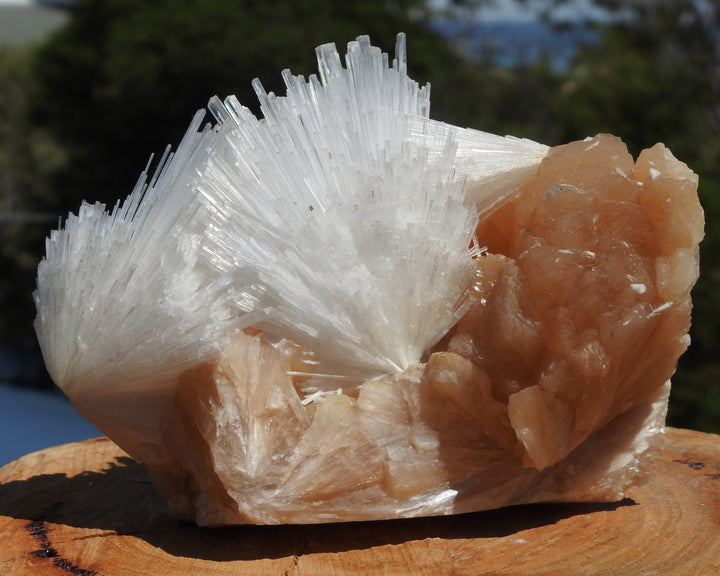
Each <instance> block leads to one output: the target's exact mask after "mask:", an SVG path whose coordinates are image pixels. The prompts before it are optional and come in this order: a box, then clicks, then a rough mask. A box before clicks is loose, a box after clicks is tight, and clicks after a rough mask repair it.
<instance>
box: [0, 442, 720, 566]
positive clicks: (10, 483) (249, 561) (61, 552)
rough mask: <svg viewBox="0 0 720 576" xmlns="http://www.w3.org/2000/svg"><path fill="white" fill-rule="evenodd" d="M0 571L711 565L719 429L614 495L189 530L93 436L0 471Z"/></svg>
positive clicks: (719, 548) (125, 460)
mask: <svg viewBox="0 0 720 576" xmlns="http://www.w3.org/2000/svg"><path fill="white" fill-rule="evenodd" d="M0 574H12V575H18V576H21V575H25V574H32V575H40V576H42V575H56V576H61V575H62V574H73V575H79V576H91V575H102V574H121V575H123V576H134V575H143V576H144V575H152V576H160V575H164V574H173V575H182V574H202V575H203V576H205V575H211V574H217V575H225V574H234V575H245V574H247V575H253V576H257V575H262V574H269V575H275V574H279V575H305V574H318V575H327V576H335V575H341V574H343V575H350V574H382V575H388V576H389V575H400V574H412V575H413V576H417V575H423V574H427V575H433V576H442V575H450V574H452V575H455V576H460V575H463V574H468V575H478V574H593V575H595V574H618V575H621V574H622V575H623V576H629V575H640V574H655V575H659V574H688V575H693V576H700V575H704V574H707V575H711V574H712V575H717V574H720V436H714V435H710V434H702V433H698V432H691V431H687V430H676V429H669V430H668V433H667V442H666V446H665V449H664V453H663V455H662V461H661V463H660V465H659V468H658V470H657V472H656V474H655V475H654V476H653V478H652V480H651V481H650V482H649V483H648V484H646V485H645V486H643V487H640V488H636V489H633V491H632V492H631V493H630V494H629V495H628V498H626V499H625V500H623V501H622V502H618V503H615V504H573V505H570V504H543V505H532V506H517V507H513V508H508V509H504V510H497V511H492V512H481V513H475V514H464V515H459V516H451V517H441V518H424V519H414V520H400V521H386V522H368V523H354V524H335V525H319V526H241V527H233V528H213V529H208V528H205V529H203V528H198V527H196V526H194V525H192V524H189V523H182V522H176V521H174V520H172V519H170V518H169V517H168V516H167V515H166V513H165V508H164V506H163V504H162V502H161V501H160V500H159V499H158V497H157V496H156V495H155V492H154V491H153V488H152V486H151V484H150V481H149V480H148V476H147V474H146V473H145V471H144V470H143V468H142V466H140V465H139V464H137V463H136V462H134V461H133V460H131V459H130V458H129V457H128V456H127V455H126V454H125V453H124V452H122V451H121V450H120V449H119V448H117V447H116V446H115V445H114V444H113V443H112V442H110V441H109V440H107V439H105V438H99V439H96V440H89V441H86V442H80V443H76V444H67V445H64V446H58V447H56V448H50V449H48V450H43V451H41V452H36V453H34V454H29V455H27V456H25V457H23V458H21V459H19V460H17V461H15V462H13V463H11V464H8V465H7V466H5V467H4V468H2V469H0Z"/></svg>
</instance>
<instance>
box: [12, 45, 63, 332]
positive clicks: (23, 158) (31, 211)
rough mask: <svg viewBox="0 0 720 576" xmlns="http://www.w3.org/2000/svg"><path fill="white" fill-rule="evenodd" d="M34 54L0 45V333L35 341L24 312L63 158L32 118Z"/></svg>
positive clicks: (29, 312)
mask: <svg viewBox="0 0 720 576" xmlns="http://www.w3.org/2000/svg"><path fill="white" fill-rule="evenodd" d="M33 58H34V48H33V47H31V46H28V47H19V48H18V47H10V46H3V47H0V79H2V81H0V268H2V270H3V281H2V282H0V310H1V311H2V315H1V316H0V339H3V340H14V341H16V342H19V343H22V344H25V345H28V344H31V343H33V342H34V338H33V335H32V331H31V330H29V326H28V318H30V319H32V317H33V315H34V305H33V302H32V290H33V289H34V277H35V267H36V266H37V262H38V254H40V253H41V251H42V248H43V240H44V237H45V235H46V233H47V229H48V228H49V227H50V226H51V225H52V223H53V222H57V218H56V217H55V216H54V215H53V213H52V211H51V209H50V208H49V206H51V205H52V203H53V193H52V190H51V187H50V181H51V179H52V176H53V175H54V174H55V173H56V172H57V171H58V169H59V168H60V167H61V166H62V165H63V163H64V154H63V152H62V150H61V149H60V147H59V146H58V145H57V144H56V143H55V141H54V140H53V139H52V137H51V136H50V135H49V134H48V133H46V132H45V131H43V130H42V129H41V128H39V127H38V126H36V125H34V124H33V123H32V122H31V118H30V115H31V110H30V102H31V101H32V100H33V98H34V95H35V94H36V93H37V89H38V86H37V83H36V77H35V76H34V75H33V74H32V68H33ZM39 206H45V208H43V209H39V208H38V207H39Z"/></svg>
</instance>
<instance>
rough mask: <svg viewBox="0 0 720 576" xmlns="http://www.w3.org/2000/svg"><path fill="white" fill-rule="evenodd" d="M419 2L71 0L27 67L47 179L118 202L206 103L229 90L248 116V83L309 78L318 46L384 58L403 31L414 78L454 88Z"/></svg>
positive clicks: (454, 61) (69, 197)
mask: <svg viewBox="0 0 720 576" xmlns="http://www.w3.org/2000/svg"><path fill="white" fill-rule="evenodd" d="M423 7H424V4H423V3H422V2H417V1H412V0H403V1H396V2H393V3H391V4H388V3H387V2H384V1H382V0H370V1H364V2H318V1H313V0H300V1H293V2H289V1H277V0H275V1H269V2H250V1H247V0H158V1H156V2H145V1H143V0H105V1H103V2H95V1H92V0H80V1H79V2H78V3H77V4H76V5H75V6H74V8H73V18H72V20H71V21H70V23H69V25H68V26H66V27H65V28H64V29H62V30H61V31H60V32H59V33H57V34H56V35H55V36H54V37H53V38H52V39H51V40H50V41H49V42H48V43H47V45H46V46H45V47H44V48H43V50H42V51H41V53H40V55H39V59H38V68H37V72H38V75H39V77H40V78H41V79H42V87H43V91H44V93H43V101H42V103H41V106H40V107H39V108H38V113H39V120H40V121H41V122H43V123H45V124H47V125H49V126H51V127H52V129H53V131H54V133H55V134H57V136H58V138H60V139H61V140H62V142H63V143H65V144H66V145H67V147H68V150H69V153H71V154H72V158H71V162H70V166H71V167H72V168H71V170H69V171H68V173H66V174H65V175H64V178H63V179H62V180H61V181H60V182H58V186H59V187H60V189H61V190H62V195H63V199H64V200H65V206H66V207H67V209H74V208H75V206H76V205H77V204H78V202H79V200H80V199H82V198H86V199H93V200H95V199H98V200H102V201H106V202H110V203H112V202H114V201H115V200H116V199H118V198H120V197H124V196H125V195H126V194H127V193H128V192H129V190H130V189H131V187H132V185H133V184H134V182H135V179H136V178H137V175H138V174H139V172H140V170H141V169H142V168H143V167H144V166H145V164H146V162H147V159H148V158H149V156H150V154H151V153H157V152H161V151H162V150H163V149H164V148H165V146H166V145H168V144H175V143H177V142H178V141H179V139H180V138H181V136H182V132H183V130H184V127H185V126H187V124H188V122H189V120H190V118H191V117H192V115H193V113H194V112H195V111H196V110H197V109H199V108H202V107H203V106H205V104H206V102H207V100H208V98H209V97H210V96H212V95H214V94H217V95H219V96H221V97H224V96H226V95H228V94H235V95H237V96H238V98H239V100H240V102H242V103H243V104H245V105H246V106H249V107H251V108H252V109H253V110H254V111H256V112H257V109H256V108H255V102H256V98H255V95H254V94H253V93H252V89H251V81H252V79H253V78H254V77H256V76H259V77H260V79H261V81H262V82H263V84H264V86H265V87H266V89H268V90H273V91H276V92H279V93H281V92H283V91H284V86H283V85H282V83H281V78H280V71H281V70H282V69H284V68H290V69H292V71H293V72H294V73H296V74H305V75H307V74H310V73H314V72H315V58H314V53H313V48H314V47H315V46H316V45H319V44H322V43H326V42H329V41H335V42H336V43H338V45H340V46H342V45H344V44H345V43H346V42H347V41H349V40H351V39H354V38H355V37H356V36H358V35H360V34H369V35H370V36H371V37H372V39H373V41H374V42H375V43H377V44H379V45H381V46H383V47H384V48H385V49H386V50H388V51H389V52H391V53H392V51H393V47H394V43H395V35H396V34H397V32H398V31H404V32H406V33H407V34H408V38H409V43H410V50H411V54H412V62H411V65H412V67H413V74H414V75H415V76H416V77H417V78H418V79H419V80H426V79H427V78H429V76H430V75H431V73H432V74H433V82H434V83H436V82H439V83H440V84H442V83H443V82H445V83H450V82H452V81H453V80H454V81H457V80H458V77H459V76H458V75H459V73H458V70H459V68H461V67H462V65H463V63H462V61H461V60H460V58H458V57H457V56H455V55H454V54H453V53H452V52H451V50H450V49H449V48H448V47H446V46H445V45H444V43H443V42H442V41H441V40H440V39H439V38H438V37H437V36H436V35H435V34H433V33H431V32H430V31H429V30H428V29H427V28H426V27H425V25H424V20H423V17H424V12H423V10H421V8H423ZM411 12H412V13H414V14H416V15H415V16H414V17H411V16H410V15H409V14H410V13H411ZM453 75H454V77H453ZM439 104H440V106H441V107H442V101H441V102H439Z"/></svg>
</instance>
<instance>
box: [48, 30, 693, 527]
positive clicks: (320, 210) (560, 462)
mask: <svg viewBox="0 0 720 576" xmlns="http://www.w3.org/2000/svg"><path fill="white" fill-rule="evenodd" d="M396 53H397V57H396V59H395V61H394V62H393V64H392V66H390V65H389V60H388V58H387V56H386V55H384V54H382V53H381V52H380V51H379V50H378V49H377V48H374V47H372V46H371V45H370V43H369V40H368V39H367V38H365V37H361V38H358V40H357V42H354V43H351V44H350V45H349V47H348V55H347V59H346V66H345V67H343V66H342V65H341V63H340V58H339V55H338V54H337V52H336V51H335V49H334V47H333V46H332V45H326V46H322V47H320V48H319V49H318V62H319V69H320V78H319V79H318V78H315V77H311V78H310V79H308V80H307V81H306V80H305V79H303V78H301V77H294V76H292V75H291V74H290V73H289V72H284V73H283V77H284V79H285V82H286V84H287V96H285V97H278V96H275V95H273V94H266V93H265V92H264V90H263V89H262V87H261V86H260V85H259V83H256V84H255V87H256V91H257V93H258V96H259V98H260V101H261V105H262V110H263V115H264V118H263V119H260V120H258V119H257V118H255V117H254V116H253V115H252V114H250V113H249V112H248V110H247V109H245V108H243V107H242V106H240V104H239V103H238V102H237V101H236V100H234V99H233V98H232V97H231V98H229V99H227V100H226V101H225V102H224V103H221V102H220V101H219V100H217V99H213V100H211V103H210V105H209V108H210V110H211V111H212V113H213V115H214V116H215V119H216V120H217V123H216V124H215V125H212V126H211V125H208V126H205V127H201V125H202V115H201V114H199V115H198V116H196V118H195V120H194V122H193V124H192V125H191V127H190V129H189V130H188V133H187V135H186V137H185V139H184V140H183V142H182V143H181V145H180V146H179V147H178V150H177V152H176V153H175V155H174V156H169V157H168V158H166V159H165V160H164V161H162V162H161V167H160V169H159V170H158V173H157V174H156V175H155V176H154V177H153V178H152V179H150V181H149V182H147V181H146V178H147V177H146V176H145V175H144V176H143V177H142V178H141V180H140V183H139V184H138V186H137V187H136V189H135V191H133V193H132V194H131V195H130V197H129V198H128V200H126V201H125V203H123V204H122V205H121V206H118V207H116V208H115V209H114V210H113V211H112V212H111V213H108V212H106V211H105V208H104V207H103V206H99V205H92V206H91V205H84V206H83V207H82V208H81V210H80V212H79V214H78V216H71V217H70V218H69V219H68V221H67V222H66V224H65V229H64V230H59V231H55V232H53V234H52V235H51V237H50V239H49V240H48V243H47V255H46V258H45V259H44V260H43V262H42V263H41V264H40V266H39V269H38V290H37V292H36V296H35V297H36V303H37V308H38V318H37V321H36V329H37V332H38V338H39V340H40V343H41V346H42V348H43V353H44V356H45V359H46V363H47V365H48V368H49V370H50V372H51V375H52V376H53V378H54V379H55V381H56V383H57V384H58V385H59V386H60V387H61V388H63V390H64V391H65V393H66V394H67V395H68V396H69V397H70V398H71V400H72V401H73V402H74V403H75V404H76V406H77V407H78V409H79V410H80V411H81V412H82V413H83V414H84V415H85V416H86V417H88V418H89V419H90V420H92V421H93V422H95V423H96V424H97V425H98V426H99V427H100V428H101V429H102V430H103V431H105V432H106V433H107V434H108V435H109V436H110V437H111V438H113V440H115V441H116V442H117V443H118V444H119V445H120V446H121V447H122V448H124V449H125V450H126V451H128V452H129V453H130V454H131V455H133V456H134V457H136V458H138V459H140V460H142V461H143V462H145V464H146V465H147V467H148V469H149V470H150V472H151V474H152V477H153V481H154V483H155V485H156V487H157V488H158V490H159V491H160V492H161V493H162V494H163V496H164V497H165V498H166V500H167V502H168V506H169V509H170V511H171V512H172V513H173V514H174V515H175V516H178V517H183V518H189V519H193V520H195V521H196V522H198V523H199V524H202V525H218V524H235V523H259V524H274V523H317V522H331V521H346V520H369V519H380V518H396V517H410V516H423V515H436V514H450V513H459V512H467V511H473V510H483V509H489V508H497V507H500V506H504V505H508V504H518V503H526V502H538V501H562V500H584V501H587V500H614V499H619V498H622V496H623V494H624V490H625V489H626V488H627V487H628V486H630V485H632V484H633V483H635V482H638V481H640V480H641V479H642V477H643V475H644V474H646V473H647V470H648V469H649V468H648V466H649V462H650V461H651V456H652V450H651V449H650V448H651V446H652V445H653V443H655V442H657V441H658V439H659V438H660V437H661V435H662V431H663V426H664V417H665V410H666V407H667V401H668V392H669V386H670V377H671V376H672V373H673V371H674V369H675V365H676V362H677V359H678V357H679V356H680V354H682V352H683V351H684V350H685V348H686V347H687V345H688V344H689V337H688V336H687V332H688V329H689V322H690V310H691V301H690V289H691V288H692V285H693V284H694V282H695V280H696V278H697V274H698V259H697V246H698V243H699V241H700V240H701V238H702V230H703V214H702V209H701V208H700V205H699V203H698V199H697V194H696V186H697V178H696V177H695V175H694V174H693V173H692V172H691V171H690V170H689V168H687V166H685V165H684V164H682V163H681V162H679V161H677V160H676V159H675V158H674V157H673V156H672V155H671V154H670V152H669V151H668V150H667V149H665V148H664V147H663V146H662V145H657V146H655V147H653V148H652V149H650V150H646V151H644V152H643V153H642V154H641V155H640V157H639V158H638V160H637V162H634V161H633V159H632V158H631V157H630V155H629V154H628V152H627V150H626V148H625V147H624V145H623V144H622V143H621V142H620V141H619V139H617V138H614V137H611V136H605V135H600V136H596V137H595V138H590V139H587V140H585V141H583V142H575V143H572V144H568V145H566V146H560V147H557V148H553V149H552V150H549V152H548V148H547V147H545V146H542V145H540V144H536V143H533V142H529V141H525V140H519V139H515V138H511V137H499V136H494V135H489V134H485V133H482V132H478V131H474V130H468V129H461V128H457V127H454V126H449V125H447V124H443V123H440V122H436V121H433V120H430V119H429V118H428V113H429V87H423V88H420V87H418V85H417V84H416V83H415V82H413V81H412V80H411V79H410V78H408V77H407V73H406V62H405V48H404V37H403V36H402V35H401V36H399V40H398V46H397V48H396Z"/></svg>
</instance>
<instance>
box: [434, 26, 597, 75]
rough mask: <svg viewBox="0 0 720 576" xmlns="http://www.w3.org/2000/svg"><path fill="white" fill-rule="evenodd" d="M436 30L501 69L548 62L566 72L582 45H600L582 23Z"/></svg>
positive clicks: (436, 27)
mask: <svg viewBox="0 0 720 576" xmlns="http://www.w3.org/2000/svg"><path fill="white" fill-rule="evenodd" d="M435 29H436V30H438V32H440V33H441V34H442V35H443V36H444V37H446V38H448V39H450V40H451V41H456V42H457V43H458V46H459V48H460V49H461V50H462V51H463V52H464V53H465V54H466V55H467V56H469V57H470V58H475V59H481V58H485V59H487V60H489V61H492V62H494V63H495V64H497V65H499V66H507V67H511V66H515V65H518V64H522V63H525V62H534V61H537V60H538V59H540V58H543V59H546V60H547V61H548V62H549V63H550V64H551V65H552V66H553V67H554V68H557V69H565V68H567V66H568V65H569V63H570V60H571V59H572V56H573V54H574V53H575V50H576V49H577V47H578V46H579V45H580V44H581V43H594V42H597V41H598V35H597V32H595V31H594V30H592V29H591V28H588V27H587V26H586V25H584V24H582V23H581V22H571V23H567V24H563V25H562V26H558V27H554V26H552V25H549V24H547V23H545V22H542V21H539V20H521V21H488V22H483V21H479V22H471V23H468V22H459V21H455V20H440V21H437V22H436V23H435Z"/></svg>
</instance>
